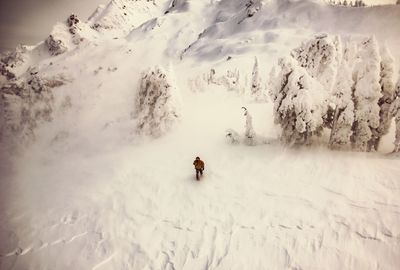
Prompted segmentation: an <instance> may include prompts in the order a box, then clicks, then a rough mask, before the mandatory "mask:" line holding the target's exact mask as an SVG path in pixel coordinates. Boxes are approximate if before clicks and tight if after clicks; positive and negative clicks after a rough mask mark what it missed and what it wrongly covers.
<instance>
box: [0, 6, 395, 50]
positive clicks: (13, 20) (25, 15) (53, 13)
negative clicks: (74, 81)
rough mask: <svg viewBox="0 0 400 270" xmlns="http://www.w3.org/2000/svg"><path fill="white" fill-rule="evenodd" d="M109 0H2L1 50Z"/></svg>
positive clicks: (42, 35)
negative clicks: (69, 16) (72, 14)
mask: <svg viewBox="0 0 400 270" xmlns="http://www.w3.org/2000/svg"><path fill="white" fill-rule="evenodd" d="M364 1H365V2H366V3H367V4H379V5H380V4H390V3H394V2H395V1H396V0H364ZM108 2H109V0H0V51H4V50H8V49H13V48H15V47H16V46H17V44H19V43H22V44H27V45H34V44H36V43H38V42H40V41H42V40H44V39H45V38H46V37H47V35H48V34H49V33H50V31H51V29H52V26H53V25H54V24H55V23H56V22H57V21H64V20H65V19H66V18H67V16H68V15H70V14H71V13H75V14H77V15H78V16H79V17H80V18H82V19H83V20H85V19H87V17H88V16H90V14H91V13H92V12H93V11H94V10H95V9H96V7H97V6H98V5H99V4H105V3H108Z"/></svg>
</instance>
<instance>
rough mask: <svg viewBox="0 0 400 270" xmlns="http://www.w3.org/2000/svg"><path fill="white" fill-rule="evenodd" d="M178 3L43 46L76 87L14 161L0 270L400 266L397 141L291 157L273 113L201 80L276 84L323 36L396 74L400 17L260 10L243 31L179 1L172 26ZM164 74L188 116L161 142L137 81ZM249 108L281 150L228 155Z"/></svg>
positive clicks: (230, 16)
mask: <svg viewBox="0 0 400 270" xmlns="http://www.w3.org/2000/svg"><path fill="white" fill-rule="evenodd" d="M120 2H121V1H116V2H115V3H117V4H118V3H120ZM122 2H123V1H122ZM140 2H141V1H139V4H142V3H140ZM143 2H147V1H143ZM156 2H157V1H156ZM167 2H169V1H158V2H157V3H159V7H160V10H159V11H158V13H157V12H156V11H154V12H152V13H151V14H150V15H151V16H150V15H149V16H150V17H148V18H147V17H146V16H144V17H143V18H142V17H140V18H139V19H140V20H142V21H140V22H137V25H136V26H135V27H134V29H133V30H132V29H129V31H127V32H123V33H119V32H118V33H117V32H113V30H112V29H111V30H107V29H106V30H105V32H104V33H102V35H99V36H96V37H95V38H93V39H90V38H88V39H89V40H90V41H88V42H84V43H81V44H79V45H78V46H72V45H71V46H72V47H71V48H68V51H66V52H64V53H63V54H60V55H57V56H50V55H48V52H45V49H44V47H43V44H38V45H37V46H36V47H35V48H32V49H31V50H32V53H31V54H30V56H29V60H28V61H27V63H28V64H26V65H28V66H29V65H36V66H38V68H39V71H40V74H42V75H43V76H47V77H50V76H57V75H59V74H62V76H63V78H65V79H66V80H67V81H68V83H67V84H65V85H63V86H61V87H58V88H55V89H54V91H55V93H54V110H53V115H52V121H50V122H44V123H42V124H41V125H39V126H38V127H37V129H36V131H35V140H34V142H33V143H30V144H29V145H26V146H25V147H24V148H23V149H22V150H19V151H18V152H17V151H16V152H13V153H12V154H7V155H6V154H4V155H2V157H1V160H2V164H1V165H0V169H1V178H2V179H1V181H0V190H1V191H0V195H1V198H0V269H1V270H6V269H15V270H26V269H34V270H37V269H48V270H59V269H93V270H102V269H104V270H105V269H116V270H123V269H155V270H158V269H160V270H161V269H168V270H172V269H175V270H178V269H190V270H197V269H304V270H305V269H357V270H358V269H362V270H367V269H375V270H377V269H385V270H386V269H393V270H395V269H399V268H400V159H399V158H398V157H396V156H390V155H387V154H386V153H388V152H390V151H391V150H392V149H393V146H392V142H393V139H394V131H393V128H392V130H391V132H390V133H389V134H388V135H386V136H385V137H384V140H383V143H382V146H381V149H380V151H379V152H377V153H357V152H346V151H331V150H329V149H328V148H327V146H326V144H324V143H321V144H317V145H313V146H310V147H299V148H287V147H285V146H283V145H281V144H280V143H279V139H278V136H279V127H278V126H276V125H274V123H273V110H272V107H273V104H272V102H271V101H268V100H267V101H265V102H253V101H251V100H250V99H249V98H248V96H247V95H246V94H243V93H238V92H236V91H228V90H227V89H226V88H225V87H224V86H222V85H214V84H210V85H207V84H205V86H204V89H197V88H196V87H195V88H194V87H193V80H194V79H195V78H196V77H199V76H200V77H201V76H202V75H203V74H207V73H208V72H209V71H210V69H211V68H214V69H215V70H216V72H217V75H221V74H224V73H226V71H227V70H234V69H235V68H237V69H238V70H240V72H241V75H242V76H243V77H242V78H245V77H246V76H247V77H248V76H250V75H251V69H252V67H253V63H254V57H255V56H257V57H258V59H259V66H260V74H261V78H262V80H263V81H262V82H263V84H266V80H267V78H268V72H269V70H270V69H271V68H272V66H273V65H274V64H275V63H276V61H277V59H278V57H281V56H285V55H287V54H288V53H289V52H290V51H291V50H292V49H293V48H295V47H296V46H298V45H299V44H300V42H301V41H303V40H306V39H308V38H310V37H312V36H313V35H314V34H315V33H318V32H320V31H327V32H329V33H334V34H337V33H339V34H344V33H345V34H352V33H356V34H369V35H372V34H375V36H376V37H377V39H378V40H379V41H381V42H386V43H387V45H388V47H389V48H390V49H391V51H392V54H393V55H394V56H395V59H396V62H397V63H398V62H399V57H400V54H399V51H398V50H396V49H395V48H399V45H400V38H399V37H400V35H399V34H400V6H397V7H375V8H365V9H351V8H350V9H346V8H342V7H333V6H327V5H324V4H321V3H319V2H315V1H287V0H284V1H281V2H278V3H276V2H275V1H263V2H264V3H263V5H262V9H261V11H260V12H258V13H256V14H255V15H254V16H252V17H250V18H247V19H245V20H243V14H242V13H243V12H244V11H243V3H242V2H243V1H239V0H236V1H227V0H224V1H177V2H178V3H179V5H177V7H175V9H176V10H174V8H172V9H171V11H170V12H169V13H168V14H163V13H164V12H161V10H163V11H165V9H166V8H167V4H168V3H167ZM256 2H257V1H256ZM143 5H148V3H147V4H143ZM222 7H224V8H222ZM110 13H111V14H113V13H112V12H109V13H108V14H110ZM106 15H107V14H105V15H104V14H103V16H106ZM156 16H157V17H158V18H157V19H153V18H155V17H156ZM244 17H246V16H244ZM106 18H107V17H106ZM112 18H114V17H112ZM132 18H136V17H132ZM111 21H112V20H111ZM239 21H240V22H243V23H240V24H238V23H237V22H239ZM135 23H136V22H135ZM142 23H144V24H142ZM238 25H239V26H238ZM382 28H383V29H384V30H382ZM121 29H122V28H118V30H121ZM204 29H207V30H206V31H204ZM85 31H86V30H85ZM87 31H88V32H87V33H84V34H82V35H85V37H88V36H92V35H93V33H91V32H90V31H91V30H87ZM107 31H109V32H107ZM199 33H203V34H202V35H201V37H202V38H200V39H199V40H197V38H198V36H199ZM117 34H118V35H120V36H118V38H116V35H117ZM121 35H122V37H121ZM190 44H192V45H191V46H189V45H190ZM228 56H231V57H232V59H231V60H227V57H228ZM156 64H159V65H163V66H164V67H165V68H169V69H171V70H172V69H173V71H174V73H175V78H176V84H177V86H178V89H179V94H180V102H181V104H182V111H181V115H182V118H181V120H180V122H179V124H178V125H177V126H176V127H175V128H174V129H173V130H171V131H170V132H168V133H167V134H165V135H164V136H162V137H160V138H157V139H154V138H149V137H144V136H138V135H137V134H136V133H135V130H134V126H135V120H134V119H132V117H131V113H132V111H133V106H134V104H135V103H134V99H135V94H136V92H137V88H138V81H139V78H140V73H141V72H142V71H143V70H146V69H147V68H148V67H151V66H153V65H156ZM99 67H101V68H99ZM22 69H23V68H22V67H21V70H22ZM21 76H23V75H21ZM245 91H248V89H245ZM242 106H245V107H246V108H247V109H248V110H249V111H250V112H251V114H252V116H253V121H254V122H253V124H254V129H255V131H256V133H257V134H258V135H259V136H262V137H264V138H267V142H268V143H266V144H261V145H255V146H247V145H243V144H239V145H232V144H229V143H228V142H227V140H226V137H225V132H226V130H227V129H229V128H233V129H235V130H236V131H238V132H239V133H243V132H244V125H245V117H244V116H243V110H242V109H241V107H242ZM321 140H322V141H323V140H324V138H322V139H321ZM5 151H6V150H5ZM5 151H4V152H3V153H6V152H5ZM196 156H200V157H201V158H202V159H203V160H204V161H205V164H206V165H205V166H206V168H205V175H204V177H203V178H202V179H201V181H196V180H195V175H194V169H193V165H192V162H193V160H194V158H195V157H196Z"/></svg>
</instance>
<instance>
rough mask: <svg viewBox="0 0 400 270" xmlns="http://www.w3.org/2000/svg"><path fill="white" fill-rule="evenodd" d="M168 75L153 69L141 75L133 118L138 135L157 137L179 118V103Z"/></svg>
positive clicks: (175, 90) (156, 68) (158, 68)
mask: <svg viewBox="0 0 400 270" xmlns="http://www.w3.org/2000/svg"><path fill="white" fill-rule="evenodd" d="M179 100H180V99H179V97H178V91H177V89H176V85H174V84H173V79H171V78H170V77H169V74H167V72H166V71H165V70H164V69H163V68H161V67H155V68H151V69H149V70H148V71H147V72H145V73H143V75H142V78H141V82H140V89H139V91H138V94H137V97H136V106H135V112H134V117H135V118H136V119H137V129H138V131H139V133H141V134H145V135H150V136H152V137H159V136H161V135H163V134H164V133H166V132H167V131H169V130H170V129H171V128H172V126H173V125H174V124H175V123H176V122H177V121H178V120H179V118H180V101H179Z"/></svg>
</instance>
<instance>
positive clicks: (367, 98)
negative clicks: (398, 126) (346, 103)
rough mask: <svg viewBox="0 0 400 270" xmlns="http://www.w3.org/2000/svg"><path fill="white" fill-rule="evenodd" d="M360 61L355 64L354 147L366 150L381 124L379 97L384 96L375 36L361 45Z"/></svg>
mask: <svg viewBox="0 0 400 270" xmlns="http://www.w3.org/2000/svg"><path fill="white" fill-rule="evenodd" d="M358 58H359V59H360V61H359V62H358V63H357V65H356V66H355V77H356V81H355V91H354V99H355V100H354V102H355V123H354V125H353V136H352V143H353V147H354V149H356V150H358V151H366V150H367V146H368V142H369V141H370V140H371V139H372V138H373V132H372V129H376V128H378V126H379V119H380V117H379V111H380V107H379V105H378V101H379V99H380V98H381V97H382V94H381V86H380V84H379V81H380V70H381V67H380V62H381V59H380V56H379V51H378V44H377V42H376V40H375V38H368V39H366V40H364V41H363V42H362V44H361V45H360V50H359V53H358Z"/></svg>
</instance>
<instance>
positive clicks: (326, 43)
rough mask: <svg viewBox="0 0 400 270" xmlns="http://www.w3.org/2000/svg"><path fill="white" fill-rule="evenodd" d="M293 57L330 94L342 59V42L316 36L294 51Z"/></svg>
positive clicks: (322, 35)
mask: <svg viewBox="0 0 400 270" xmlns="http://www.w3.org/2000/svg"><path fill="white" fill-rule="evenodd" d="M291 55H292V57H293V58H294V59H296V60H297V62H298V63H299V65H300V66H301V67H303V68H305V69H306V70H307V72H308V74H309V75H310V76H311V77H313V78H315V79H316V80H318V81H319V82H320V83H321V84H322V85H323V87H324V90H326V91H327V92H330V91H331V89H332V86H333V83H334V78H335V77H336V71H337V66H338V64H339V62H340V58H341V40H340V38H339V37H337V36H333V37H331V36H328V35H327V34H319V35H316V36H315V37H314V38H313V39H311V40H309V41H306V42H304V43H303V44H302V45H301V46H299V47H298V48H296V49H294V50H293V51H292V53H291Z"/></svg>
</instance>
